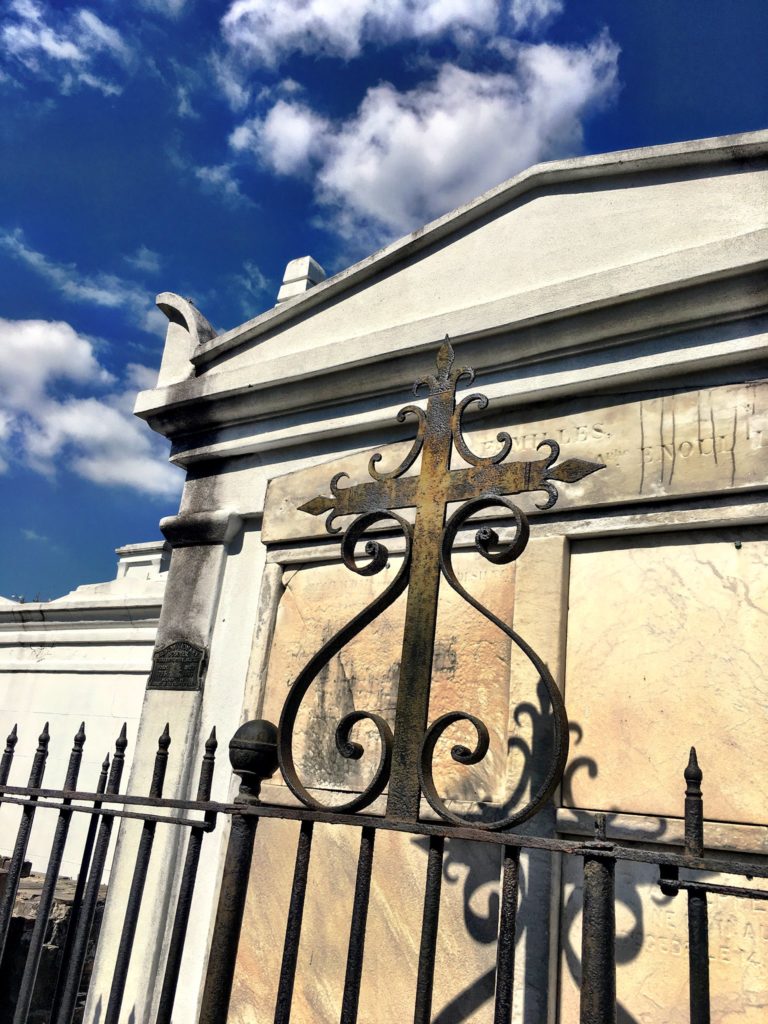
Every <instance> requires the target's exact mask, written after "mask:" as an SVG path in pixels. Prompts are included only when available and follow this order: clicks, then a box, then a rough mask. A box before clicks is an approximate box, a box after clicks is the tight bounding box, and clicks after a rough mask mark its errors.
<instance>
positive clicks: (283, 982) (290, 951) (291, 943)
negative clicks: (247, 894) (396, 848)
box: [275, 821, 314, 1024]
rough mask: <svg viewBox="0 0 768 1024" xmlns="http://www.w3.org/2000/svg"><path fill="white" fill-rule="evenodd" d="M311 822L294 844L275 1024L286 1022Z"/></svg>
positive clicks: (291, 990) (296, 951)
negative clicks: (294, 861)
mask: <svg viewBox="0 0 768 1024" xmlns="http://www.w3.org/2000/svg"><path fill="white" fill-rule="evenodd" d="M313 829H314V822H312V821H302V823H301V828H300V829H299V841H298V843H297V846H296V866H295V868H294V871H293V885H292V886H291V899H290V903H289V905H288V921H287V925H286V929H285V943H284V945H283V960H282V963H281V965H280V981H279V983H278V987H277V1001H276V1003H275V1024H289V1021H290V1019H291V1004H292V1001H293V986H294V982H295V979H296V961H297V959H298V955H299V942H300V940H301V925H302V921H303V918H304V898H305V896H306V892H307V875H308V873H309V861H310V857H311V855H312V832H313Z"/></svg>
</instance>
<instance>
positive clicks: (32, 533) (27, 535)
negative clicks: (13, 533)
mask: <svg viewBox="0 0 768 1024" xmlns="http://www.w3.org/2000/svg"><path fill="white" fill-rule="evenodd" d="M21 535H22V537H23V538H24V540H29V541H32V542H33V543H34V544H49V543H50V537H46V535H45V534H44V533H38V532H37V530H30V529H28V528H27V527H24V528H23V529H22V531H21Z"/></svg>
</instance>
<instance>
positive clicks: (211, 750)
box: [205, 725, 219, 756]
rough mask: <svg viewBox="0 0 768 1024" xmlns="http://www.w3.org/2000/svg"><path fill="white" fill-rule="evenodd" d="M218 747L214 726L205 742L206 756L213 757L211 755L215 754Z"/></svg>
mask: <svg viewBox="0 0 768 1024" xmlns="http://www.w3.org/2000/svg"><path fill="white" fill-rule="evenodd" d="M218 745H219V741H218V740H217V739H216V726H215V725H214V727H213V728H212V729H211V735H210V736H209V737H208V739H207V740H206V741H205V752H206V754H210V755H211V756H213V754H215V753H216V748H217V747H218Z"/></svg>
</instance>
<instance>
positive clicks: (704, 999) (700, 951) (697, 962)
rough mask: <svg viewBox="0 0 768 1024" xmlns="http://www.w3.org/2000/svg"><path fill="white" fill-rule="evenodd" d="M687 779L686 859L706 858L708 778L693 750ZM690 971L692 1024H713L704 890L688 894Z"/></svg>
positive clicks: (691, 891)
mask: <svg viewBox="0 0 768 1024" xmlns="http://www.w3.org/2000/svg"><path fill="white" fill-rule="evenodd" d="M683 774H684V776H685V783H686V786H685V856H686V857H688V858H697V857H703V856H704V801H703V798H702V795H701V780H702V779H703V777H704V775H703V773H702V771H701V768H699V762H698V760H697V758H696V748H695V747H691V756H690V759H689V761H688V767H687V768H686V769H685V772H684V773H683ZM688 971H689V975H688V976H689V985H690V1004H691V1024H709V1019H710V1009H709V910H708V908H707V894H706V892H705V891H704V890H703V889H689V890H688Z"/></svg>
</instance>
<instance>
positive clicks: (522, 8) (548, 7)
mask: <svg viewBox="0 0 768 1024" xmlns="http://www.w3.org/2000/svg"><path fill="white" fill-rule="evenodd" d="M563 5H564V0H512V2H511V3H510V5H509V13H510V16H511V18H512V25H513V27H514V30H515V31H516V32H526V31H527V32H537V31H539V29H541V28H542V27H543V26H544V25H545V24H546V23H547V22H549V21H551V19H552V18H554V17H556V16H557V15H558V14H561V13H562V10H563Z"/></svg>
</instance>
